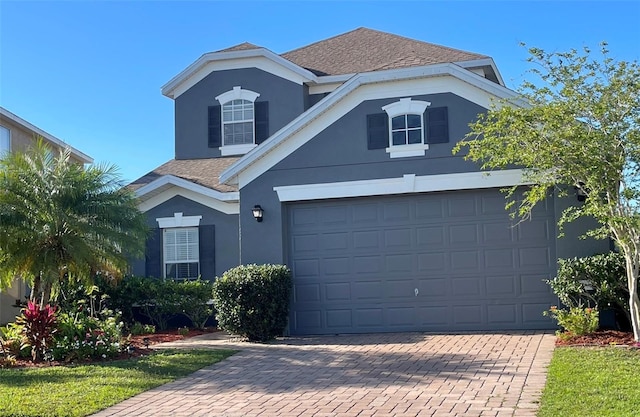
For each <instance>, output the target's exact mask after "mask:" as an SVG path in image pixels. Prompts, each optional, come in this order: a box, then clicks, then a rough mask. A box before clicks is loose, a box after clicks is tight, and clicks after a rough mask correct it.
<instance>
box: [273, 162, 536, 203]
mask: <svg viewBox="0 0 640 417" xmlns="http://www.w3.org/2000/svg"><path fill="white" fill-rule="evenodd" d="M522 175H523V172H522V170H521V169H510V170H505V171H492V172H464V173H458V174H439V175H424V176H416V175H415V174H405V175H403V176H402V177H401V178H383V179H375V180H363V181H344V182H333V183H321V184H301V185H287V186H281V187H273V190H274V191H275V192H276V193H277V194H278V199H279V200H280V201H281V202H286V201H308V200H324V199H328V198H347V197H367V196H376V195H391V194H411V193H428V192H435V191H455V190H475V189H482V188H499V187H510V186H514V185H525V184H527V183H526V182H523V177H522Z"/></svg>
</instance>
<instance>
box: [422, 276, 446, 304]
mask: <svg viewBox="0 0 640 417" xmlns="http://www.w3.org/2000/svg"><path fill="white" fill-rule="evenodd" d="M449 282H450V280H449V279H447V278H427V279H419V280H418V286H417V288H418V291H419V296H420V297H422V298H426V299H433V298H436V299H437V298H438V297H444V296H446V295H448V293H449Z"/></svg>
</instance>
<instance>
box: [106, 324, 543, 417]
mask: <svg viewBox="0 0 640 417" xmlns="http://www.w3.org/2000/svg"><path fill="white" fill-rule="evenodd" d="M221 336H222V337H221ZM553 346H554V336H553V335H552V334H549V333H544V332H534V331H529V332H512V333H508V334H458V335H435V334H422V333H394V334H371V335H343V336H322V337H299V338H284V339H282V340H278V341H276V342H273V343H270V344H249V343H244V342H239V341H237V340H235V339H233V338H229V337H227V336H223V335H221V334H215V335H206V336H201V337H197V338H193V339H190V340H187V341H183V342H174V343H167V344H164V345H163V346H162V347H173V348H175V347H184V348H186V347H189V348H227V349H238V350H240V352H239V353H237V354H236V355H234V356H232V357H230V358H228V359H226V360H224V361H222V362H220V363H218V364H215V365H212V366H210V367H207V368H205V369H201V370H199V371H197V372H195V373H194V374H192V375H190V376H188V377H186V378H183V379H180V380H177V381H174V382H172V383H169V384H166V385H163V386H161V387H158V388H156V389H153V390H150V391H147V392H145V393H143V394H140V395H138V396H136V397H133V398H131V399H129V400H127V401H124V402H122V403H120V404H118V405H116V406H113V407H111V408H108V409H106V410H104V411H102V412H100V413H98V414H96V416H100V417H106V416H189V417H193V416H216V417H245V416H281V417H298V416H313V417H338V416H358V417H365V416H371V417H374V416H443V417H444V416H467V417H474V416H478V417H480V416H482V417H484V416H492V417H502V416H517V417H529V416H531V417H533V416H535V414H536V411H537V402H538V400H539V398H540V394H541V391H542V389H543V387H544V384H545V380H546V367H547V366H548V364H549V362H550V360H551V356H552V353H553Z"/></svg>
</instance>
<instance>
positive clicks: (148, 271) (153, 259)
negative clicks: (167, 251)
mask: <svg viewBox="0 0 640 417" xmlns="http://www.w3.org/2000/svg"><path fill="white" fill-rule="evenodd" d="M144 258H145V259H144V260H145V265H144V269H145V275H146V276H148V277H155V278H162V229H159V228H156V229H153V230H151V234H150V235H149V237H148V238H147V244H146V248H145V254H144Z"/></svg>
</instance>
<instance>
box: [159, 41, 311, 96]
mask: <svg viewBox="0 0 640 417" xmlns="http://www.w3.org/2000/svg"><path fill="white" fill-rule="evenodd" d="M251 67H256V68H259V69H262V70H264V71H267V72H270V73H272V74H274V75H277V76H280V77H282V78H285V79H288V80H290V81H293V82H295V83H298V84H303V83H305V82H309V81H312V80H315V79H316V78H317V77H316V75H315V74H314V73H312V72H311V71H309V70H306V69H304V68H302V67H300V66H298V65H296V64H294V63H293V62H291V61H288V60H286V59H284V58H282V57H281V56H280V55H277V54H275V53H273V52H271V51H269V50H268V49H265V48H259V49H248V50H244V51H231V52H209V53H206V54H204V55H202V56H201V57H200V58H198V59H197V60H196V61H195V62H193V63H192V64H191V65H189V66H188V67H187V68H185V69H184V70H183V71H181V72H180V73H179V74H178V75H176V76H175V77H173V78H172V79H171V80H170V81H169V82H168V83H166V84H165V85H163V86H162V88H161V91H162V94H163V95H165V96H167V97H169V98H172V99H175V98H176V97H178V96H179V95H180V94H182V93H184V92H185V91H186V90H188V89H189V88H190V87H192V86H193V85H195V84H196V83H197V82H198V81H200V80H202V79H203V78H204V77H206V76H207V75H209V74H210V73H211V72H213V71H221V70H228V69H240V68H251Z"/></svg>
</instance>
